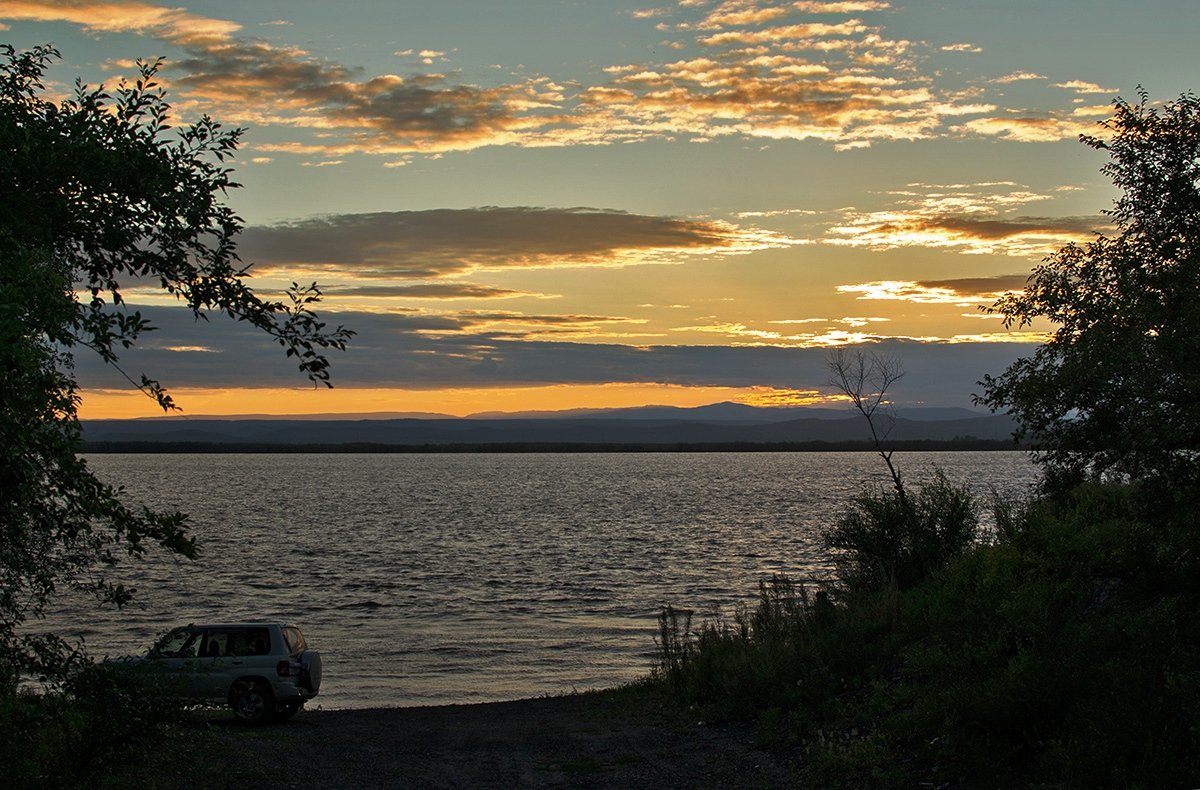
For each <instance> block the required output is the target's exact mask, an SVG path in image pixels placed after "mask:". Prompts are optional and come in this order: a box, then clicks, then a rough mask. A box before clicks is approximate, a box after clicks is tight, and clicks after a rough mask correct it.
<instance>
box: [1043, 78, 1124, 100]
mask: <svg viewBox="0 0 1200 790" xmlns="http://www.w3.org/2000/svg"><path fill="white" fill-rule="evenodd" d="M1054 87H1056V88H1065V89H1067V90H1069V91H1075V92H1076V93H1107V94H1108V95H1110V96H1113V95H1116V94H1117V93H1118V92H1119V91H1118V90H1117V89H1116V88H1104V87H1101V86H1100V85H1097V84H1096V83H1094V82H1084V81H1083V80H1070V81H1069V82H1056V83H1054Z"/></svg>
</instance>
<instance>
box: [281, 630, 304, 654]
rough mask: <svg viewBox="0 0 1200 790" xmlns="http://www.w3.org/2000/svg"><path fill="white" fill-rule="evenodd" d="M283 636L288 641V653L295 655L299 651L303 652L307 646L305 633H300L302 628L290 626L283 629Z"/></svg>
mask: <svg viewBox="0 0 1200 790" xmlns="http://www.w3.org/2000/svg"><path fill="white" fill-rule="evenodd" d="M283 638H284V641H286V642H287V648H288V655H289V656H294V655H296V654H297V653H303V652H304V649H305V648H306V647H307V645H306V644H304V634H302V633H300V629H299V628H296V627H294V626H288V627H287V628H284V629H283Z"/></svg>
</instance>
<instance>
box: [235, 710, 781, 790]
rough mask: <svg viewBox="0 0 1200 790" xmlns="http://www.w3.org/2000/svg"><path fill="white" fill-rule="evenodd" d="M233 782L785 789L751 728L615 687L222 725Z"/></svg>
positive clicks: (777, 763) (776, 761) (776, 760)
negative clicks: (664, 707) (632, 697)
mask: <svg viewBox="0 0 1200 790" xmlns="http://www.w3.org/2000/svg"><path fill="white" fill-rule="evenodd" d="M220 738H221V740H222V741H224V742H225V743H227V744H228V746H229V749H228V750H223V751H225V753H226V754H227V758H226V759H228V760H229V761H230V762H229V764H228V765H227V766H226V768H227V771H226V772H225V773H226V776H228V777H229V778H230V780H231V783H236V784H239V785H242V786H245V784H244V783H245V782H252V783H253V786H254V787H256V788H260V789H265V788H292V787H296V788H299V787H355V788H358V787H403V788H444V787H621V788H626V787H628V788H684V787H688V788H695V787H705V788H709V787H716V788H721V787H728V788H733V787H737V788H753V787H789V786H795V785H797V784H798V782H799V780H798V778H797V776H796V775H795V774H794V773H793V771H792V769H791V768H790V767H789V766H788V765H787V764H786V763H785V761H784V759H783V758H781V757H779V756H775V755H772V754H771V753H770V752H767V751H763V750H761V749H760V748H758V746H757V745H756V739H755V735H754V730H753V727H747V726H739V725H704V724H701V723H698V722H676V723H669V722H668V721H666V719H665V718H663V717H659V716H655V715H653V712H652V711H646V710H638V709H634V708H632V707H630V706H629V705H626V704H622V703H621V702H620V700H619V698H618V699H616V700H614V696H613V695H611V694H589V695H581V696H571V697H561V698H547V699H533V700H521V701H517V702H503V703H495V704H486V705H455V706H447V707H430V708H377V709H370V710H345V711H320V710H316V711H303V712H301V713H300V714H299V715H298V716H296V718H295V719H293V720H292V721H290V722H288V723H287V724H283V725H274V726H270V727H265V728H257V729H252V728H247V727H241V726H235V725H232V724H230V725H228V726H224V725H222V727H221V734H220Z"/></svg>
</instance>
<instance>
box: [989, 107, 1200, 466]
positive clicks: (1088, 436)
mask: <svg viewBox="0 0 1200 790" xmlns="http://www.w3.org/2000/svg"><path fill="white" fill-rule="evenodd" d="M1114 107H1115V113H1114V116H1113V118H1112V119H1110V120H1109V121H1106V122H1105V123H1104V126H1105V127H1106V129H1107V133H1106V134H1104V135H1103V136H1084V137H1082V138H1081V139H1082V141H1083V142H1084V143H1085V144H1086V145H1088V146H1090V147H1092V148H1095V149H1098V150H1101V151H1106V152H1107V153H1108V155H1109V157H1110V161H1109V162H1108V163H1107V164H1106V165H1105V166H1104V167H1103V172H1104V173H1106V174H1107V175H1108V176H1109V177H1110V178H1111V179H1112V181H1113V184H1114V185H1116V186H1117V187H1118V188H1119V189H1120V190H1121V193H1122V194H1121V196H1120V197H1119V198H1118V199H1117V200H1116V201H1115V203H1114V206H1113V208H1112V209H1111V210H1110V211H1107V212H1106V213H1107V214H1108V215H1109V216H1110V217H1111V218H1112V220H1113V223H1114V225H1115V234H1114V235H1104V234H1100V235H1097V237H1096V239H1095V240H1094V241H1092V242H1090V243H1088V244H1085V245H1083V246H1079V245H1075V244H1069V245H1067V246H1066V247H1063V248H1062V249H1061V250H1059V251H1058V252H1057V253H1055V254H1053V255H1051V256H1049V257H1048V258H1046V259H1045V260H1044V261H1043V262H1042V264H1041V265H1040V266H1038V267H1037V268H1036V269H1035V270H1034V271H1033V273H1032V274H1031V275H1030V277H1029V280H1028V282H1027V284H1026V286H1025V290H1024V292H1022V293H1019V294H1012V295H1009V296H1006V297H1004V298H1002V299H1000V300H999V301H998V302H996V304H995V305H994V306H993V307H992V312H996V313H1000V314H1002V315H1003V316H1004V321H1005V325H1006V326H1012V325H1014V324H1016V325H1018V326H1026V325H1029V324H1030V323H1031V322H1032V321H1034V320H1035V319H1038V318H1046V319H1049V320H1050V321H1051V322H1053V323H1054V324H1056V325H1057V328H1056V329H1055V330H1054V333H1053V336H1052V337H1051V338H1050V340H1049V341H1048V342H1046V343H1045V344H1044V345H1042V346H1041V347H1040V348H1039V349H1038V350H1037V352H1036V353H1035V354H1034V355H1033V356H1032V357H1028V358H1024V359H1020V360H1018V361H1017V362H1015V363H1014V364H1013V365H1012V366H1010V367H1009V368H1008V369H1007V370H1006V371H1005V372H1004V373H1002V374H1001V375H999V376H995V377H993V376H988V377H986V378H985V379H984V380H983V381H982V382H981V384H982V385H983V387H984V394H983V396H982V397H981V398H980V401H981V402H982V403H983V404H985V405H987V406H989V407H991V408H992V409H993V410H997V409H1007V410H1009V411H1010V412H1011V413H1012V414H1013V416H1014V417H1016V419H1017V420H1018V421H1019V423H1020V424H1021V425H1022V428H1023V430H1024V431H1025V432H1026V433H1027V434H1032V435H1033V436H1034V437H1035V438H1037V439H1038V440H1039V441H1041V442H1042V443H1043V444H1044V446H1045V447H1046V449H1045V450H1044V452H1043V453H1041V454H1040V456H1039V460H1040V462H1041V463H1042V464H1043V467H1044V469H1045V472H1046V482H1047V483H1048V484H1049V485H1050V487H1051V488H1056V487H1063V486H1068V485H1070V484H1072V483H1074V482H1077V481H1080V480H1082V479H1086V478H1100V479H1103V478H1117V479H1167V480H1173V481H1178V482H1184V481H1190V482H1197V481H1198V480H1200V401H1198V400H1197V397H1196V394H1197V392H1200V333H1198V332H1200V182H1198V181H1200V100H1198V99H1197V97H1196V96H1194V95H1192V94H1184V95H1182V96H1180V98H1179V99H1178V100H1177V101H1174V102H1170V103H1167V104H1166V105H1165V106H1163V107H1162V108H1161V109H1159V108H1155V107H1154V106H1152V105H1151V104H1150V102H1149V101H1148V98H1147V96H1146V94H1145V93H1144V92H1142V93H1140V101H1139V103H1137V104H1130V103H1128V102H1126V101H1124V100H1121V99H1117V100H1116V101H1115V102H1114Z"/></svg>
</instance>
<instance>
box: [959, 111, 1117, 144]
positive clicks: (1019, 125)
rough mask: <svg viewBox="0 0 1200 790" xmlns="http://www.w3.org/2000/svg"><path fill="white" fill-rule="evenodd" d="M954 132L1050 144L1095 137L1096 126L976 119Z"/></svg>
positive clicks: (1043, 118) (1050, 120) (1058, 120)
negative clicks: (1085, 135) (1082, 137)
mask: <svg viewBox="0 0 1200 790" xmlns="http://www.w3.org/2000/svg"><path fill="white" fill-rule="evenodd" d="M956 128H957V130H958V131H962V132H966V133H970V134H979V135H984V136H987V137H999V138H1000V139H1002V140H1012V141H1015V142H1020V143H1053V142H1057V141H1059V140H1074V139H1076V138H1078V137H1079V135H1081V134H1095V133H1096V132H1097V131H1098V126H1097V124H1096V122H1094V121H1090V122H1082V121H1075V120H1072V119H1070V118H1060V117H1054V116H1041V117H1034V116H1024V117H994V118H976V119H974V120H971V121H967V122H966V123H965V124H963V125H962V126H959V127H956Z"/></svg>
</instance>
